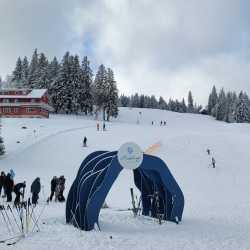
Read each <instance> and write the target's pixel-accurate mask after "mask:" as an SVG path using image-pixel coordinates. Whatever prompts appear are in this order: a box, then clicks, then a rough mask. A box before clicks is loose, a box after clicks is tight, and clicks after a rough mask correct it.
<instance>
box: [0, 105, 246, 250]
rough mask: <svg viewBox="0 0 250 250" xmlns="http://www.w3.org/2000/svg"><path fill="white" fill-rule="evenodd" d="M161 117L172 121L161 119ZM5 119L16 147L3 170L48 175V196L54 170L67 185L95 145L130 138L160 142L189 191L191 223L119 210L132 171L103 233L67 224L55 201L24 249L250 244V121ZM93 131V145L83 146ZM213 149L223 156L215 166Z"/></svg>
mask: <svg viewBox="0 0 250 250" xmlns="http://www.w3.org/2000/svg"><path fill="white" fill-rule="evenodd" d="M161 120H163V121H166V123H167V125H166V126H160V121H161ZM137 121H139V124H137ZM152 121H154V125H153V126H152V125H151V122H152ZM2 125H3V129H2V134H3V136H4V139H5V142H6V148H7V152H8V154H7V156H6V157H5V158H3V159H2V160H1V169H0V170H5V171H8V170H9V169H10V168H13V169H15V172H16V182H19V181H22V180H24V179H25V180H27V181H28V184H30V183H31V181H32V180H33V179H34V178H35V177H37V176H39V177H41V180H42V183H43V185H44V195H43V194H42V195H41V200H44V199H46V197H47V196H48V195H49V189H50V187H49V181H50V179H51V177H52V176H54V175H57V176H59V175H62V174H64V175H65V177H66V179H67V181H66V184H67V186H66V192H67V190H68V188H69V187H70V185H71V183H72V181H73V179H74V177H75V175H76V172H77V170H78V168H79V166H80V163H81V161H82V160H83V159H84V157H85V156H87V155H88V154H89V153H90V152H92V151H94V150H100V149H101V150H117V149H118V148H119V147H120V145H121V144H123V143H124V142H127V141H134V142H136V143H138V144H139V145H140V146H141V148H142V149H146V148H147V147H149V146H150V145H152V144H153V143H155V142H158V141H160V142H161V143H162V147H161V148H160V150H159V151H158V152H157V155H158V156H159V157H161V158H162V159H163V160H164V161H165V162H166V163H167V165H168V166H169V168H170V170H171V172H172V173H173V175H174V176H175V178H176V180H177V182H178V183H179V185H180V187H181V188H182V190H183V193H184V196H185V208H184V215H183V222H182V223H181V224H180V225H178V226H177V225H175V224H172V223H165V224H163V225H162V226H159V225H158V224H156V223H155V222H153V221H149V220H146V219H145V218H142V217H139V218H135V219H134V218H133V216H132V214H131V213H130V212H119V211H117V210H118V209H121V208H128V207H130V206H131V205H130V203H131V202H130V195H129V187H130V186H133V179H132V178H133V177H132V174H131V172H130V171H125V170H124V171H123V172H122V173H121V175H120V176H119V177H118V179H117V181H116V183H115V184H114V186H113V187H112V190H111V191H110V193H109V195H108V197H107V202H108V204H109V206H110V207H111V208H110V209H107V210H103V211H102V213H101V218H100V223H101V228H102V232H88V233H81V234H79V232H77V230H76V229H75V228H73V227H71V226H68V225H65V222H64V204H51V205H49V206H48V207H47V208H46V213H45V214H44V217H43V221H44V222H45V225H42V232H41V233H37V234H35V235H34V236H33V237H30V238H27V239H24V240H23V241H21V242H20V243H19V246H18V249H38V250H40V249H50V248H51V249H73V248H74V249H90V248H92V249H118V248H119V249H129V248H132V247H133V249H166V248H168V249H209V250H211V249H249V246H250V210H249V209H250V197H249V194H248V193H249V190H250V167H249V162H250V154H249V153H248V147H249V143H250V126H249V124H226V123H223V122H217V121H214V120H213V119H212V118H211V117H208V116H200V115H195V114H179V113H173V112H168V111H162V110H147V109H127V108H120V115H119V117H118V118H117V119H116V120H114V121H112V122H111V123H108V124H107V131H106V132H103V131H99V132H97V131H96V122H95V121H93V120H88V119H86V118H82V117H76V116H51V118H50V119H48V120H41V119H2ZM23 126H26V127H27V129H22V128H21V127H23ZM34 130H35V132H34ZM85 135H86V136H87V137H88V145H89V146H88V147H87V148H83V147H81V143H82V139H83V137H84V136H85ZM17 141H20V143H16V142H17ZM207 148H210V149H211V152H212V155H213V156H214V158H215V159H216V164H217V166H216V168H215V169H213V168H212V167H211V165H210V164H211V156H208V155H207V153H206V149H207ZM0 223H2V222H0ZM0 228H1V229H0V235H1V237H4V236H3V235H4V233H5V231H4V229H3V227H0ZM52 232H53V233H52ZM110 235H112V236H113V238H112V240H111V239H110V238H109V236H110ZM0 248H1V245H0Z"/></svg>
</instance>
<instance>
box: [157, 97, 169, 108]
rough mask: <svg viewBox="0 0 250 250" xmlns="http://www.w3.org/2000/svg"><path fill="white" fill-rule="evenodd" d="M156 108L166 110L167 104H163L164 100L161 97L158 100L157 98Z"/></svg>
mask: <svg viewBox="0 0 250 250" xmlns="http://www.w3.org/2000/svg"><path fill="white" fill-rule="evenodd" d="M158 107H159V108H160V109H167V103H166V102H165V100H164V98H163V97H162V96H160V98H159V102H158Z"/></svg>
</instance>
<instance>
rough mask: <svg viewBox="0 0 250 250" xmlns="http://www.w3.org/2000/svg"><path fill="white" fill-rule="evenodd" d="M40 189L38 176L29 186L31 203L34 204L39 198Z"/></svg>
mask: <svg viewBox="0 0 250 250" xmlns="http://www.w3.org/2000/svg"><path fill="white" fill-rule="evenodd" d="M40 191H41V183H40V178H39V177H38V178H36V179H35V180H34V181H33V182H32V184H31V188H30V192H31V193H32V199H31V202H32V204H34V205H36V204H37V202H38V199H39V193H40Z"/></svg>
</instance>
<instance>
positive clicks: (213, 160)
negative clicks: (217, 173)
mask: <svg viewBox="0 0 250 250" xmlns="http://www.w3.org/2000/svg"><path fill="white" fill-rule="evenodd" d="M212 166H213V168H215V159H214V157H212Z"/></svg>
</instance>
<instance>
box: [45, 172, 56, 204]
mask: <svg viewBox="0 0 250 250" xmlns="http://www.w3.org/2000/svg"><path fill="white" fill-rule="evenodd" d="M57 184H58V178H57V177H56V176H54V177H53V179H52V180H51V182H50V191H51V193H50V197H49V198H48V200H47V202H49V201H52V199H53V196H54V195H55V196H56V194H55V192H56V186H57Z"/></svg>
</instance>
